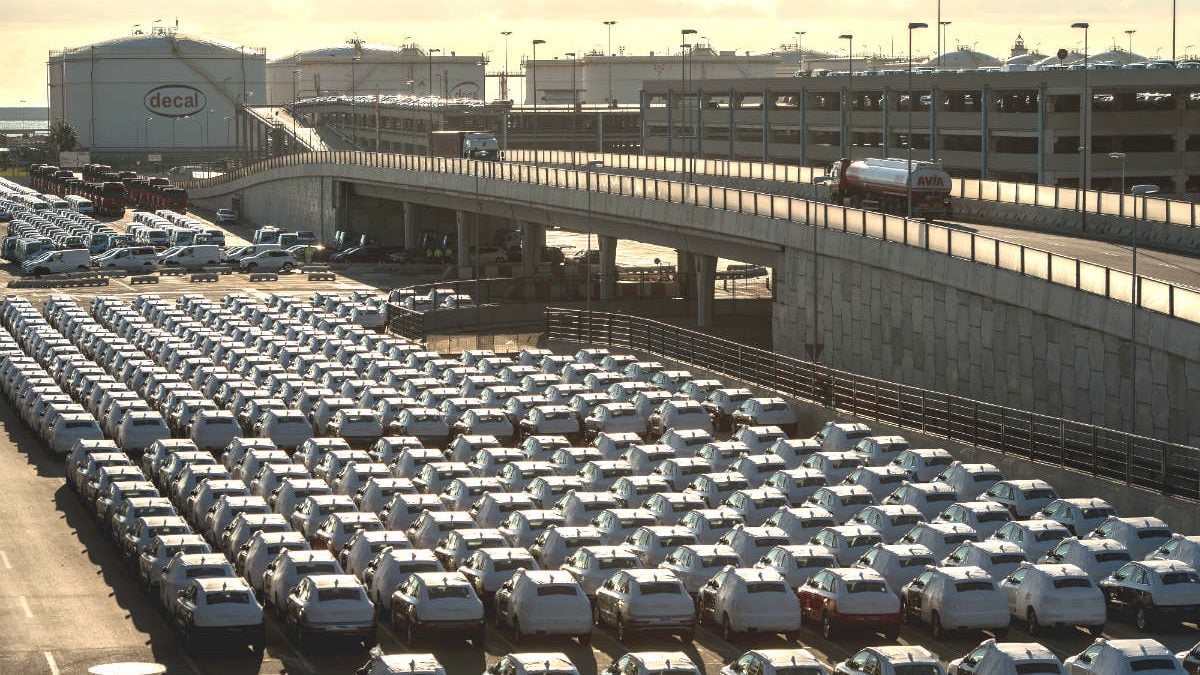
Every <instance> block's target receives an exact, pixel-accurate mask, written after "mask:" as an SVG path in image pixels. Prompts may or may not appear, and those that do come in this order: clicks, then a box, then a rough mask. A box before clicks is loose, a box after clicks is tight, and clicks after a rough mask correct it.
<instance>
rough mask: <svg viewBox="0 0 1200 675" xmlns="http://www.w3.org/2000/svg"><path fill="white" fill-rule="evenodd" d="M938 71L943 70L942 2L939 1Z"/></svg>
mask: <svg viewBox="0 0 1200 675" xmlns="http://www.w3.org/2000/svg"><path fill="white" fill-rule="evenodd" d="M937 22H938V34H937V69H938V70H941V69H942V28H941V26H942V0H937Z"/></svg>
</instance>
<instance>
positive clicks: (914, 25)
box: [904, 21, 929, 218]
mask: <svg viewBox="0 0 1200 675" xmlns="http://www.w3.org/2000/svg"><path fill="white" fill-rule="evenodd" d="M919 28H929V24H927V23H921V22H919V21H914V22H911V23H909V24H908V140H907V141H906V142H905V143H904V145H905V146H907V148H908V176H907V177H906V178H905V179H904V192H905V193H906V197H907V202H908V206H907V208H906V209H905V211H904V214H905V217H906V218H912V172H913V171H912V137H913V79H912V78H913V58H912V38H913V31H914V30H917V29H919Z"/></svg>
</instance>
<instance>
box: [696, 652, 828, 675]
mask: <svg viewBox="0 0 1200 675" xmlns="http://www.w3.org/2000/svg"><path fill="white" fill-rule="evenodd" d="M754 674H758V675H789V674H791V675H829V670H828V669H827V668H826V667H825V666H824V665H823V664H822V663H821V662H820V661H818V660H817V657H815V656H813V653H812V652H810V651H808V650H807V649H803V648H801V647H796V648H793V649H752V650H750V651H748V652H746V653H745V654H742V655H741V656H739V657H737V658H736V659H734V661H733V662H732V663H730V664H729V665H727V666H725V667H724V668H722V669H721V673H720V675H754Z"/></svg>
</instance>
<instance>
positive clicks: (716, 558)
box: [700, 555, 741, 567]
mask: <svg viewBox="0 0 1200 675" xmlns="http://www.w3.org/2000/svg"><path fill="white" fill-rule="evenodd" d="M700 564H701V565H703V566H704V567H725V566H726V565H733V566H734V567H737V566H739V565H741V561H740V560H738V557H737V556H735V555H705V556H700Z"/></svg>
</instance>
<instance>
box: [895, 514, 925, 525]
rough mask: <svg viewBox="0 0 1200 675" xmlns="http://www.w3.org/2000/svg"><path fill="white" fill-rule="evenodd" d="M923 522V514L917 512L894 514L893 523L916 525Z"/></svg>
mask: <svg viewBox="0 0 1200 675" xmlns="http://www.w3.org/2000/svg"><path fill="white" fill-rule="evenodd" d="M919 522H921V516H920V515H918V514H915V513H907V514H904V513H902V514H900V515H898V516H892V524H893V525H916V524H917V523H919Z"/></svg>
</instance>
